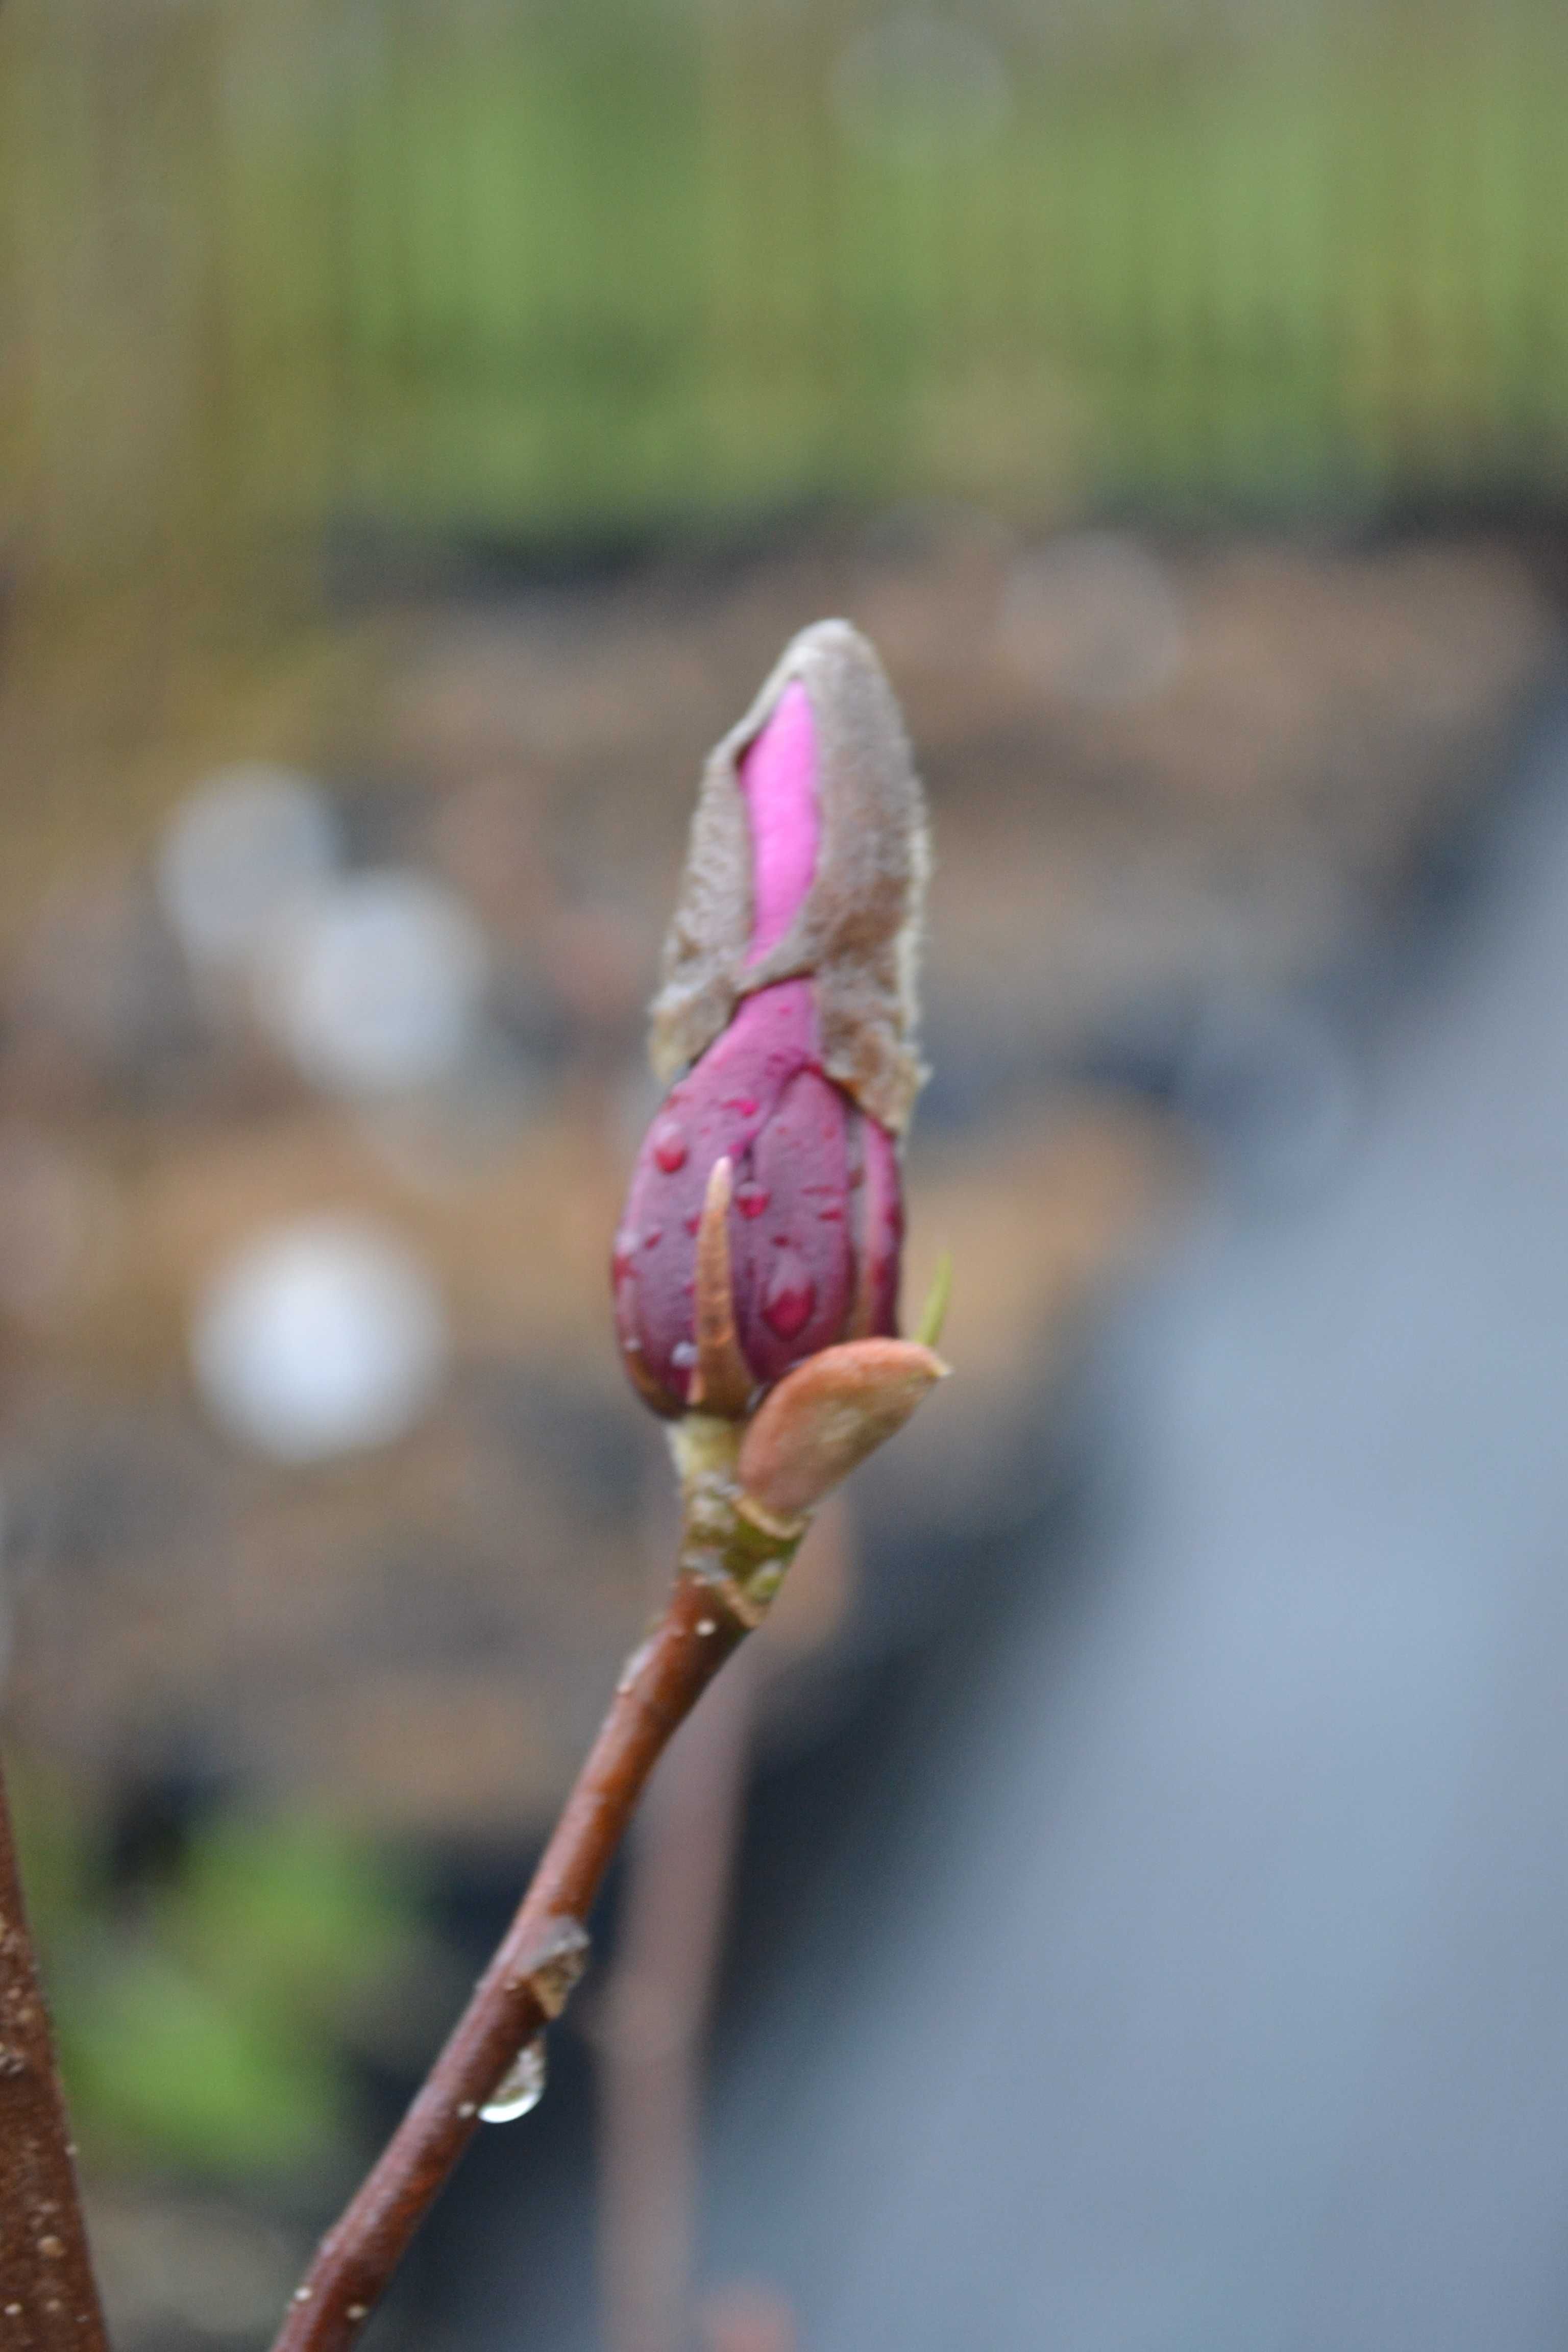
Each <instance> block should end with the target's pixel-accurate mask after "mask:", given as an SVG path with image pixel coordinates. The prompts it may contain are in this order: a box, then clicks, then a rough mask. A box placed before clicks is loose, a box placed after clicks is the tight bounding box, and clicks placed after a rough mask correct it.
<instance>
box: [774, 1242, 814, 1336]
mask: <svg viewBox="0 0 1568 2352" xmlns="http://www.w3.org/2000/svg"><path fill="white" fill-rule="evenodd" d="M815 1306H816V1284H815V1283H814V1282H813V1280H812V1278H811V1276H810V1275H809V1274H807V1272H806V1270H805V1265H804V1264H803V1262H802V1261H801V1259H800V1258H799V1257H797V1256H796V1255H795V1253H794V1251H793V1250H792V1251H791V1252H790V1254H789V1255H787V1256H786V1257H781V1258H778V1259H776V1260H775V1261H774V1264H773V1274H772V1276H771V1277H770V1279H769V1282H768V1287H767V1293H766V1296H765V1297H763V1321H764V1322H765V1323H766V1324H767V1325H768V1327H769V1328H770V1329H771V1330H773V1331H774V1332H776V1333H777V1335H778V1337H779V1338H780V1339H798V1337H799V1336H800V1334H801V1332H802V1331H804V1330H805V1327H806V1325H807V1324H808V1323H809V1322H810V1320H811V1310H812V1308H813V1307H815Z"/></svg>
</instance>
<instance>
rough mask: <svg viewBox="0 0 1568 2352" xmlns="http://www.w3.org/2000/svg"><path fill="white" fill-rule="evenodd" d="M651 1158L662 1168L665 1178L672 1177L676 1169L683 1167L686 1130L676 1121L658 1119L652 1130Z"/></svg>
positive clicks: (684, 1162) (684, 1163)
mask: <svg viewBox="0 0 1568 2352" xmlns="http://www.w3.org/2000/svg"><path fill="white" fill-rule="evenodd" d="M653 1156H654V1161H655V1164H656V1165H657V1166H658V1167H660V1168H662V1169H663V1171H664V1172H665V1174H666V1175H667V1176H673V1175H674V1174H675V1173H676V1171H677V1170H678V1169H680V1168H684V1167H685V1165H686V1130H685V1129H684V1128H683V1127H682V1126H681V1125H680V1123H679V1120H678V1119H673V1118H663V1119H660V1121H659V1123H658V1126H657V1127H656V1128H655V1129H654V1131H653Z"/></svg>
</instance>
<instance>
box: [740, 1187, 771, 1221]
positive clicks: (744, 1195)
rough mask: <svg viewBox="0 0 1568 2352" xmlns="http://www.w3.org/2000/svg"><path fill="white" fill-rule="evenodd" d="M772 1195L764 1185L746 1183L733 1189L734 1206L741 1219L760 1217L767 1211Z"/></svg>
mask: <svg viewBox="0 0 1568 2352" xmlns="http://www.w3.org/2000/svg"><path fill="white" fill-rule="evenodd" d="M772 1199H773V1194H772V1193H771V1192H769V1191H768V1188H767V1186H766V1185H765V1184H753V1183H751V1182H749V1181H748V1182H747V1183H744V1184H737V1185H736V1187H735V1206H736V1208H737V1209H739V1211H740V1212H741V1214H742V1216H743V1217H760V1216H762V1215H763V1214H764V1213H765V1212H766V1210H767V1206H768V1203H769V1202H770V1201H771V1200H772Z"/></svg>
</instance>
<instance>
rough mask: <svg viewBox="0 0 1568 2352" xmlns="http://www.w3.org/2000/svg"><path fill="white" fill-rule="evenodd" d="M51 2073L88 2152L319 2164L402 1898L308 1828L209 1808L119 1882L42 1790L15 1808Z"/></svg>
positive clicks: (402, 1935) (403, 1907) (279, 2165)
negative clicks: (54, 2046)
mask: <svg viewBox="0 0 1568 2352" xmlns="http://www.w3.org/2000/svg"><path fill="white" fill-rule="evenodd" d="M16 1810H17V1813H18V1828H19V1834H20V1838H21V1843H22V1848H23V1861H24V1865H25V1869H26V1883H27V1886H28V1890H29V1901H30V1905H31V1908H32V1914H33V1921H34V1927H35V1929H36V1932H37V1939H38V1943H39V1945H40V1948H41V1949H42V1952H43V1955H44V1960H45V1965H46V1969H47V1976H48V1980H49V1984H50V1989H51V2000H52V2004H53V2010H54V2017H55V2027H56V2034H57V2039H58V2046H59V2054H60V2065H61V2072H62V2074H64V2077H65V2080H66V2084H67V2088H68V2093H69V2095H70V2099H71V2107H72V2116H73V2120H74V2122H75V2125H76V2128H77V2131H78V2134H79V2137H80V2139H81V2140H82V2143H83V2145H84V2147H85V2148H86V2150H87V2152H88V2154H89V2156H90V2157H92V2158H98V2159H100V2160H102V2159H114V2160H116V2161H118V2162H120V2163H130V2164H135V2165H136V2166H138V2167H140V2168H144V2167H145V2166H146V2165H147V2164H149V2163H153V2164H158V2165H163V2166H165V2167H174V2168H176V2169H180V2170H189V2171H192V2172H194V2173H196V2174H198V2175H200V2176H202V2177H205V2178H211V2177H214V2176H222V2175H225V2174H227V2175H230V2176H245V2175H251V2174H257V2173H265V2174H274V2173H281V2172H283V2171H284V2170H286V2169H287V2170H294V2169H297V2168H300V2167H306V2168H309V2169H310V2172H312V2173H313V2174H320V2173H321V2172H322V2171H323V2170H330V2168H331V2165H332V2163H333V2160H334V2158H337V2157H338V2156H339V2155H340V2154H341V2152H342V2149H343V2148H344V2147H345V2145H346V2144H348V2143H349V2140H350V2135H351V2133H352V2128H353V2100H352V2089H351V2085H350V2082H349V2079H348V2072H347V2064H346V2061H345V2054H344V2053H345V2049H346V2048H348V2047H349V2046H351V2045H352V2043H353V2040H354V2038H355V2032H354V2027H353V2024H351V2021H359V2025H360V2027H361V2028H362V2030H363V2021H364V2019H365V2017H366V2014H367V2012H368V2014H369V2015H370V2016H371V2017H372V2018H373V2019H374V2014H375V2011H376V2007H377V2003H378V2000H381V2001H384V1999H385V1996H386V1993H387V1991H388V1989H389V1988H391V1987H393V1986H394V1985H395V1982H396V1980H397V1979H399V1978H400V1977H405V1976H406V1973H407V1970H408V1969H409V1965H410V1961H411V1958H412V1956H413V1954H414V1952H415V1949H416V1944H417V1941H418V1930H417V1928H416V1924H415V1918H416V1914H415V1899H414V1894H413V1890H412V1889H411V1888H410V1887H409V1886H408V1885H405V1883H404V1882H403V1880H402V1878H401V1877H400V1875H399V1874H398V1873H397V1872H396V1871H395V1869H394V1868H393V1867H392V1866H391V1865H390V1864H388V1863H387V1861H386V1860H385V1858H384V1855H383V1854H382V1853H379V1852H375V1851H372V1850H371V1849H370V1848H368V1847H367V1845H366V1844H365V1843H364V1842H363V1841H362V1840H360V1839H356V1838H355V1837H353V1835H351V1834H349V1833H347V1832H344V1831H342V1830H341V1829H338V1828H335V1827H333V1826H331V1825H329V1824H327V1823H324V1822H321V1821H318V1820H311V1819H307V1818H300V1817H293V1818H291V1817H289V1816H287V1815H279V1816H274V1817H268V1818H263V1817H259V1816H252V1815H247V1814H238V1813H233V1812H223V1811H218V1812H215V1813H213V1814H211V1815H210V1816H208V1817H207V1818H206V1819H205V1821H204V1822H200V1823H198V1824H197V1826H195V1828H194V1829H193V1830H192V1831H191V1832H190V1833H189V1834H188V1836H186V1837H184V1838H182V1839H181V1840H180V1842H179V1850H178V1852H177V1853H176V1854H175V1855H174V1857H172V1858H171V1859H170V1860H169V1861H168V1863H167V1864H166V1866H164V1867H160V1868H157V1869H155V1870H153V1871H152V1872H151V1873H140V1874H137V1877H136V1878H135V1880H134V1881H133V1882H132V1884H130V1885H118V1884H116V1883H114V1881H113V1879H112V1878H111V1874H110V1871H109V1869H108V1867H107V1865H106V1860H105V1856H104V1853H103V1852H102V1849H101V1846H100V1843H99V1842H98V1841H97V1840H95V1838H94V1837H93V1836H92V1834H91V1833H90V1832H89V1829H88V1827H87V1825H86V1823H85V1822H84V1821H83V1819H82V1818H81V1816H80V1814H79V1811H77V1810H76V1809H75V1808H73V1806H72V1805H71V1803H70V1801H69V1800H68V1797H67V1796H66V1794H65V1792H64V1791H63V1790H61V1789H60V1788H59V1787H58V1785H55V1784H52V1783H51V1784H50V1785H49V1786H48V1787H47V1788H45V1787H44V1786H42V1785H41V1784H39V1783H37V1781H36V1780H31V1779H27V1778H24V1780H23V1782H22V1788H21V1791H20V1801H18V1802H17V1806H16Z"/></svg>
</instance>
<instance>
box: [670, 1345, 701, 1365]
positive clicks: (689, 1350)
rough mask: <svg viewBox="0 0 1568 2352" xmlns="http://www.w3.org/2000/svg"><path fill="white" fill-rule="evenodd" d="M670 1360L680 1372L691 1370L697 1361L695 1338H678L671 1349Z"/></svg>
mask: <svg viewBox="0 0 1568 2352" xmlns="http://www.w3.org/2000/svg"><path fill="white" fill-rule="evenodd" d="M669 1360H670V1362H671V1364H672V1365H673V1366H674V1368H675V1370H677V1371H678V1372H689V1371H690V1370H691V1368H692V1366H693V1365H694V1364H695V1363H696V1361H697V1347H696V1343H695V1341H694V1340H691V1339H678V1340H677V1341H676V1343H675V1345H674V1347H673V1348H672V1349H670V1351H669Z"/></svg>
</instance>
